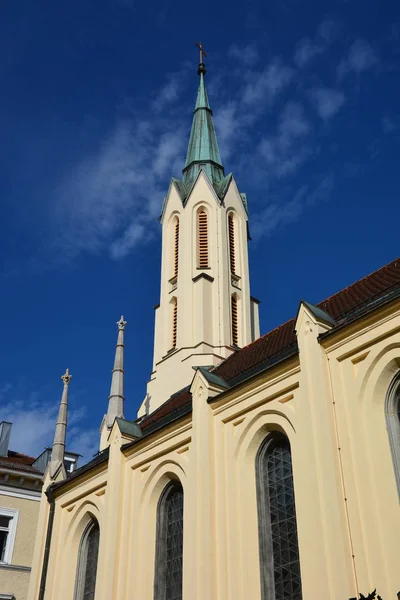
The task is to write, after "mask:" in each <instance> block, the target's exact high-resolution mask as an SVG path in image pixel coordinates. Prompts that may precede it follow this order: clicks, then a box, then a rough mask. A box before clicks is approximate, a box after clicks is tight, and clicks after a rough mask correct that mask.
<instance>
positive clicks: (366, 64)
mask: <svg viewBox="0 0 400 600" xmlns="http://www.w3.org/2000/svg"><path fill="white" fill-rule="evenodd" d="M378 63H379V58H378V54H377V52H376V51H375V50H374V48H373V47H372V46H371V44H370V43H369V42H367V41H366V40H363V39H358V40H356V41H355V42H354V43H353V44H352V45H351V47H350V49H349V52H348V55H347V57H346V58H345V59H343V60H342V61H341V62H340V64H339V66H338V69H337V76H338V78H339V79H343V78H344V77H345V76H346V75H348V74H349V73H351V72H353V73H356V74H357V75H360V74H361V73H363V72H364V71H367V70H368V69H371V68H372V67H375V66H376V65H378Z"/></svg>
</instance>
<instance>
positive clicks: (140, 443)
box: [28, 60, 400, 600]
mask: <svg viewBox="0 0 400 600" xmlns="http://www.w3.org/2000/svg"><path fill="white" fill-rule="evenodd" d="M198 75H199V87H198V93H197V100H196V104H195V109H194V114H193V123H192V129H191V133H190V139H189V145H188V151H187V157H186V163H185V165H184V168H183V173H182V178H181V179H176V178H172V179H171V182H170V186H169V189H168V192H167V195H166V197H165V200H164V203H163V206H162V212H161V216H160V222H161V225H162V260H161V290H160V303H159V305H158V306H157V307H156V311H155V335H154V362H153V369H152V372H151V376H150V380H149V382H148V384H147V392H146V395H145V398H144V400H143V402H142V404H141V406H140V409H139V411H138V415H137V419H136V420H134V421H129V420H127V419H125V417H124V344H125V341H126V339H125V338H126V335H127V334H128V336H129V326H127V322H126V321H125V320H124V318H123V317H121V319H120V320H119V321H118V323H117V331H116V335H117V345H116V353H115V363H114V369H113V373H112V381H111V390H110V396H109V401H108V408H107V412H106V414H105V416H104V419H103V422H102V423H101V427H100V436H99V453H98V455H97V456H96V457H95V458H94V459H93V460H92V461H91V462H89V463H88V464H86V465H84V466H83V467H81V468H79V469H77V470H76V471H75V472H73V473H72V474H70V473H67V471H66V469H65V463H64V452H65V440H66V431H67V410H68V389H69V386H70V385H73V384H71V375H70V374H69V373H68V372H67V373H66V374H65V375H64V376H63V385H64V387H63V392H62V398H61V404H60V410H59V416H58V421H57V425H56V431H55V437H54V444H53V448H52V455H51V461H50V462H49V465H48V467H47V471H46V474H45V481H44V487H43V490H44V492H43V495H42V499H41V504H40V512H39V521H38V531H37V537H36V542H35V552H34V561H33V566H32V574H31V579H30V587H29V594H28V598H29V600H109V599H113V600H133V599H137V600H182V599H183V600H302V599H303V600H319V599H322V598H326V599H330V600H349V598H358V597H359V595H360V594H361V593H363V594H368V593H369V592H371V590H373V589H374V588H376V589H377V591H378V593H379V594H380V596H381V597H382V598H383V600H394V598H396V597H397V593H398V591H399V590H400V574H399V573H400V571H399V559H398V546H399V540H400V519H399V516H400V515H399V497H400V496H399V494H400V400H399V399H400V260H394V261H393V262H392V263H390V264H388V265H386V266H384V267H382V268H381V269H379V270H378V271H375V272H374V273H372V274H370V275H368V276H366V277H364V278H363V279H361V280H360V281H357V282H356V283H354V284H353V285H351V286H349V287H348V288H346V289H344V290H342V291H340V292H338V293H336V294H335V295H333V296H331V297H329V298H327V299H326V300H324V301H323V302H321V303H319V304H318V305H313V304H310V303H309V302H307V301H306V300H301V301H299V306H298V307H293V314H296V309H297V314H296V316H295V317H294V318H291V319H290V320H288V321H287V322H286V323H283V324H282V325H280V326H279V327H277V328H276V329H274V330H272V331H270V332H268V333H266V334H265V335H262V336H261V337H260V332H259V319H258V301H257V300H256V299H255V298H254V297H252V295H251V291H250V283H249V281H250V279H249V262H248V250H247V245H248V240H249V228H248V200H247V197H246V194H245V193H243V192H241V191H240V187H239V186H240V182H236V180H235V178H234V176H233V175H232V174H231V173H230V174H228V175H226V174H225V171H224V167H223V164H222V161H221V156H220V152H219V148H218V142H217V137H216V133H215V130H214V125H213V114H212V110H211V108H210V103H209V100H208V96H207V91H206V86H205V75H206V68H205V65H204V62H203V61H202V60H201V61H200V64H199V67H198ZM105 408H106V407H105Z"/></svg>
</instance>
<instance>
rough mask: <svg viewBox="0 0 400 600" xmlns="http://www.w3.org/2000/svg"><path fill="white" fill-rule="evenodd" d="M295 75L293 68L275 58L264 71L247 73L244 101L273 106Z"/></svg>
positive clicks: (249, 103) (251, 103)
mask: <svg viewBox="0 0 400 600" xmlns="http://www.w3.org/2000/svg"><path fill="white" fill-rule="evenodd" d="M292 77H293V69H291V68H290V67H287V66H286V65H284V64H283V63H282V62H281V61H280V60H279V59H276V60H274V61H273V62H272V63H271V64H269V65H268V66H267V67H266V69H264V70H263V71H256V72H252V73H249V74H248V75H247V84H246V85H245V88H244V93H243V102H244V103H245V104H247V105H258V104H261V105H262V106H264V107H267V106H271V104H272V103H273V102H274V100H275V99H276V97H277V96H278V95H279V94H280V93H281V92H282V91H283V90H284V89H285V88H286V87H287V85H288V84H289V83H290V81H291V79H292Z"/></svg>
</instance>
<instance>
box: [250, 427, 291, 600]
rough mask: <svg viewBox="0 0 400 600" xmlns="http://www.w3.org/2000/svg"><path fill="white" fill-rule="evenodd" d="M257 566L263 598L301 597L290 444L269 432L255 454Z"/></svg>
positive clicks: (278, 599)
mask: <svg viewBox="0 0 400 600" xmlns="http://www.w3.org/2000/svg"><path fill="white" fill-rule="evenodd" d="M257 488H258V489H257V492H258V516H259V535H260V570H261V589H262V598H263V600H301V599H302V592H301V576H300V559H299V547H298V541H297V523H296V507H295V498H294V487H293V473H292V457H291V452H290V444H289V441H288V440H287V438H285V437H283V436H280V435H279V436H270V437H268V438H267V440H266V441H265V442H264V444H263V446H262V447H261V449H260V452H259V453H258V456H257Z"/></svg>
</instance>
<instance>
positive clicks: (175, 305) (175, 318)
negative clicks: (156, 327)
mask: <svg viewBox="0 0 400 600" xmlns="http://www.w3.org/2000/svg"><path fill="white" fill-rule="evenodd" d="M177 332H178V299H177V298H175V299H174V301H173V312H172V348H176V336H177Z"/></svg>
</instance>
